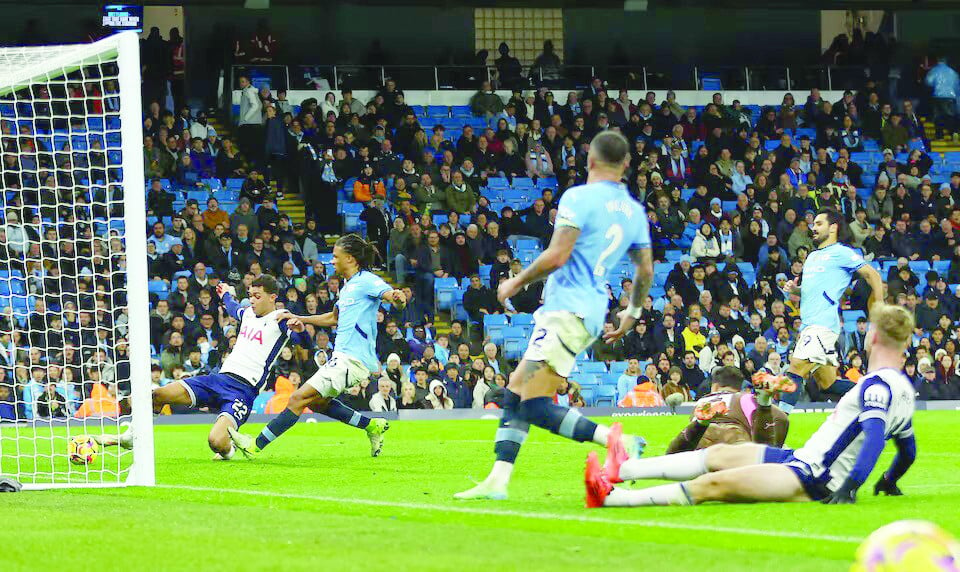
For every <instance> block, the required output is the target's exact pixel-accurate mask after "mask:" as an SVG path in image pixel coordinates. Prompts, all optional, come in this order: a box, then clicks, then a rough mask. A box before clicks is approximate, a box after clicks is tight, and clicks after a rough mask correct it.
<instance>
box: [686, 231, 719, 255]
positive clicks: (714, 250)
mask: <svg viewBox="0 0 960 572" xmlns="http://www.w3.org/2000/svg"><path fill="white" fill-rule="evenodd" d="M690 256H692V257H693V258H694V259H696V261H697V262H705V261H707V260H717V259H719V258H720V243H719V242H717V237H716V236H714V234H713V227H711V226H710V225H709V224H707V223H703V224H702V225H700V232H699V233H697V236H696V237H695V238H694V239H693V244H692V245H691V246H690Z"/></svg>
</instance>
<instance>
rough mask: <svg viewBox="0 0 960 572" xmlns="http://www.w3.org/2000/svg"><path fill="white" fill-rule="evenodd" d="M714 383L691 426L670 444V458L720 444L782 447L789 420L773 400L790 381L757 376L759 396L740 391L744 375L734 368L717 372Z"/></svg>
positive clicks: (700, 402) (668, 450)
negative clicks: (752, 443)
mask: <svg viewBox="0 0 960 572" xmlns="http://www.w3.org/2000/svg"><path fill="white" fill-rule="evenodd" d="M711 381H712V385H711V386H710V393H709V394H708V395H705V396H703V398H701V399H700V400H699V401H697V405H696V407H695V408H694V412H693V415H692V416H691V419H690V424H689V425H687V426H686V427H685V428H684V429H683V431H681V432H680V434H678V435H677V436H676V437H674V439H673V441H670V445H669V446H668V447H667V454H668V455H670V454H672V453H679V452H681V451H693V450H696V449H706V448H707V447H709V446H711V445H715V444H717V443H727V444H730V445H732V444H735V443H749V442H751V441H752V442H754V443H759V444H761V445H773V446H774V447H782V446H783V442H784V441H785V440H786V438H787V429H788V428H789V425H790V421H789V419H788V418H787V415H786V414H785V413H784V412H783V411H781V410H780V409H779V408H778V407H777V406H776V405H772V404H771V401H770V400H771V399H772V396H773V394H774V393H776V392H778V391H786V390H785V389H784V388H783V386H784V384H785V383H788V382H785V381H784V380H782V379H778V378H775V377H774V376H770V375H761V374H758V375H757V376H754V383H755V384H758V385H756V388H757V392H756V394H754V393H753V392H751V391H739V390H740V387H741V386H742V384H743V376H742V375H741V373H740V370H739V369H737V368H736V367H733V366H723V367H719V368H717V369H716V370H714V372H713V375H712V376H711ZM788 389H789V388H788ZM788 389H787V390H788Z"/></svg>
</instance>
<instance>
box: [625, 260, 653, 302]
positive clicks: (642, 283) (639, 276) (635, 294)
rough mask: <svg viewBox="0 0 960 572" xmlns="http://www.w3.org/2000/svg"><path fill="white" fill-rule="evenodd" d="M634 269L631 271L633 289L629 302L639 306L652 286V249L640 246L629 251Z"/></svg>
mask: <svg viewBox="0 0 960 572" xmlns="http://www.w3.org/2000/svg"><path fill="white" fill-rule="evenodd" d="M630 259H631V260H633V264H634V266H636V270H634V272H633V289H632V290H631V291H630V304H631V305H633V306H636V307H637V308H639V307H640V306H642V305H643V302H644V300H646V299H647V294H649V293H650V287H651V286H653V251H652V250H651V249H649V248H641V249H639V250H633V251H631V252H630Z"/></svg>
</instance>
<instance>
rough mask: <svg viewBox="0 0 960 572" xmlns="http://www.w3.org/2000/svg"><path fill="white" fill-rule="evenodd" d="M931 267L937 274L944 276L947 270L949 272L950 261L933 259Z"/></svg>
mask: <svg viewBox="0 0 960 572" xmlns="http://www.w3.org/2000/svg"><path fill="white" fill-rule="evenodd" d="M933 269H934V270H935V271H936V272H937V274H940V275H941V276H945V275H946V274H947V273H948V272H950V261H949V260H935V261H933Z"/></svg>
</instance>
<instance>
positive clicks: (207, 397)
mask: <svg viewBox="0 0 960 572" xmlns="http://www.w3.org/2000/svg"><path fill="white" fill-rule="evenodd" d="M180 383H182V384H183V386H184V387H186V388H187V392H188V393H189V394H190V398H191V399H192V400H193V406H194V407H208V408H210V409H219V410H220V415H227V416H228V417H230V418H231V419H233V421H234V422H235V423H236V424H237V427H240V426H241V425H243V424H244V423H246V421H247V418H248V417H250V411H251V410H252V409H253V400H254V399H256V398H257V394H258V393H259V392H258V391H257V388H255V387H253V386H252V385H250V384H249V383H245V382H243V381H240V380H238V379H235V378H233V377H230V376H229V375H225V374H222V373H214V374H210V375H198V376H196V377H188V378H186V379H181V380H180Z"/></svg>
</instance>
